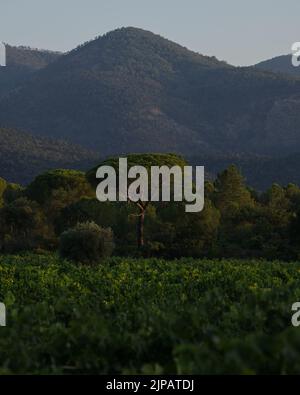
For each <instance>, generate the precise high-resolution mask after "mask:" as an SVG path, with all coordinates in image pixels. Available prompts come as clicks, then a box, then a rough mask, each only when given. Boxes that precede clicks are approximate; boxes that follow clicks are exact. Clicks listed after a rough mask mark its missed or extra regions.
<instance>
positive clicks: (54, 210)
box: [0, 155, 300, 260]
mask: <svg viewBox="0 0 300 395" xmlns="http://www.w3.org/2000/svg"><path fill="white" fill-rule="evenodd" d="M142 157H143V161H144V162H145V160H147V155H143V156H141V158H142ZM159 157H160V159H161V158H162V157H163V155H160V156H159ZM173 159H174V156H173ZM151 160H152V161H153V156H151ZM178 161H180V162H181V163H182V158H178ZM139 215H140V208H139V207H138V206H137V205H136V204H131V203H130V202H129V203H126V202H124V203H119V202H117V203H111V202H107V203H100V202H99V201H98V200H97V199H96V197H95V188H94V184H93V182H91V171H89V172H87V173H84V172H80V171H75V170H51V171H47V172H45V173H43V174H41V175H39V176H38V177H36V179H35V180H34V181H33V182H32V183H31V184H29V185H28V186H27V187H26V188H23V187H21V186H19V185H16V184H9V183H7V182H6V181H4V180H2V179H1V180H0V252H1V253H2V254H9V253H19V252H22V251H54V250H57V249H58V248H59V246H60V240H61V238H62V235H63V234H64V239H67V240H68V246H69V247H68V248H73V246H72V238H70V237H69V236H70V235H69V236H68V237H66V232H68V231H70V230H72V229H73V233H72V234H73V235H75V233H76V232H75V233H74V229H75V228H76V227H78V226H79V229H80V232H81V233H80V234H79V235H78V233H77V234H76V237H75V239H74V240H76V245H77V246H78V245H80V238H81V236H80V235H84V236H82V237H85V240H86V242H87V240H89V243H90V244H91V240H94V239H95V240H97V238H96V237H94V236H93V237H94V238H93V237H92V236H91V233H89V232H90V231H91V230H93V232H94V233H93V235H95V225H96V226H98V227H100V228H102V229H104V230H102V231H101V232H100V231H99V230H98V231H97V232H98V233H97V234H99V235H102V236H103V235H109V238H110V239H109V242H111V245H113V246H114V252H113V254H114V255H118V256H141V255H142V256H146V257H151V256H156V257H165V258H169V259H173V258H180V257H195V258H201V257H209V258H222V257H226V258H227V257H228V258H229V257H230V258H266V259H270V260H271V259H272V260H273V259H284V260H295V259H298V258H299V256H300V248H299V247H300V240H299V238H300V237H299V229H300V188H299V187H298V186H297V185H294V184H289V185H287V186H285V187H283V186H280V185H277V184H274V185H272V187H271V188H269V189H268V190H267V191H265V192H263V193H258V192H257V191H255V190H254V189H251V188H249V187H248V186H247V185H246V182H245V180H244V178H243V176H242V175H241V174H240V172H239V170H238V168H237V167H236V166H234V165H231V166H229V167H228V168H227V169H225V170H224V171H222V172H221V173H220V174H219V175H218V176H217V178H216V179H215V181H207V182H206V183H205V207H204V210H203V211H202V212H199V213H192V214H191V213H186V212H185V202H171V203H149V204H148V205H147V212H146V214H145V217H144V223H143V239H144V240H143V245H142V246H141V245H138V243H137V230H138V227H137V225H138V223H139V222H140V221H139ZM82 224H89V227H88V231H87V230H86V229H84V228H83V227H82ZM112 237H113V239H114V240H113V241H112ZM78 240H79V241H78ZM86 242H84V243H82V245H83V246H84V245H85V244H86ZM95 242H96V241H95ZM74 243H75V242H74ZM78 243H79V244H78ZM90 244H89V245H90ZM102 249H103V250H105V248H103V247H102Z"/></svg>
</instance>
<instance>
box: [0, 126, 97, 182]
mask: <svg viewBox="0 0 300 395" xmlns="http://www.w3.org/2000/svg"><path fill="white" fill-rule="evenodd" d="M98 160H99V155H96V154H95V153H92V152H90V151H89V150H87V149H84V148H82V147H79V146H76V145H73V144H70V143H67V142H65V141H62V140H50V139H45V138H40V137H34V136H31V135H29V134H27V133H24V132H20V131H18V130H13V129H5V128H0V176H2V177H3V178H5V179H6V180H7V181H10V182H17V183H19V184H22V185H26V184H28V183H30V182H31V181H33V179H34V178H35V177H36V176H37V175H39V174H41V173H42V172H43V171H46V170H48V169H55V168H60V167H63V168H64V167H67V168H68V167H70V168H74V169H77V168H78V169H84V170H86V169H88V168H89V167H91V166H93V165H94V164H95V163H96V162H97V161H98Z"/></svg>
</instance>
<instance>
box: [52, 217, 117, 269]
mask: <svg viewBox="0 0 300 395" xmlns="http://www.w3.org/2000/svg"><path fill="white" fill-rule="evenodd" d="M113 239H114V237H113V232H112V230H111V229H110V228H107V229H105V228H101V227H100V226H98V225H97V224H95V223H94V222H86V223H79V224H77V225H76V226H75V228H72V229H69V230H67V231H65V232H64V233H62V235H61V237H60V248H59V250H60V255H61V256H62V257H63V258H67V259H70V260H73V261H76V262H81V263H86V264H89V263H97V262H98V261H99V260H101V258H104V257H108V256H110V255H111V254H112V252H113V250H114V241H113Z"/></svg>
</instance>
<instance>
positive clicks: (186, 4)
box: [0, 0, 300, 65]
mask: <svg viewBox="0 0 300 395" xmlns="http://www.w3.org/2000/svg"><path fill="white" fill-rule="evenodd" d="M122 26H135V27H140V28H143V29H146V30H150V31H153V32H154V33H158V34H160V35H162V36H164V37H166V38H169V39H170V40H173V41H176V42H178V43H179V44H182V45H184V46H186V47H188V48H190V49H192V50H194V51H197V52H200V53H202V54H204V55H214V56H216V57H217V58H218V59H220V60H226V61H227V62H229V63H231V64H235V65H250V64H254V63H257V62H259V61H261V60H265V59H268V58H271V57H274V56H278V55H283V54H287V53H290V49H291V46H292V43H294V42H296V41H300V1H299V0H248V1H245V0H0V41H3V42H6V43H9V44H12V45H28V46H32V47H36V48H45V49H51V50H59V51H67V50H70V49H72V48H74V47H76V46H77V45H79V44H81V43H83V42H85V41H87V40H90V39H91V38H93V37H95V36H98V35H102V34H104V33H106V32H108V31H110V30H113V29H116V28H118V27H122Z"/></svg>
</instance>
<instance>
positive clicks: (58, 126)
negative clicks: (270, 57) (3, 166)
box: [0, 28, 300, 155]
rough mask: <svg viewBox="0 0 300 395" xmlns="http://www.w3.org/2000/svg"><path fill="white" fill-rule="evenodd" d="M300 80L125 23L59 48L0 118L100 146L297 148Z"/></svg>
mask: <svg viewBox="0 0 300 395" xmlns="http://www.w3.org/2000/svg"><path fill="white" fill-rule="evenodd" d="M299 110H300V81H297V80H296V79H293V78H288V77H285V76H281V75H276V74H272V73H268V72H262V71H260V70H256V69H254V68H252V67H251V68H235V67H232V66H229V65H227V64H225V63H223V62H219V61H217V60H216V59H215V58H209V57H205V56H202V55H199V54H196V53H194V52H191V51H189V50H187V49H186V48H183V47H181V46H179V45H177V44H175V43H172V42H170V41H168V40H166V39H164V38H162V37H160V36H157V35H155V34H153V33H150V32H146V31H143V30H140V29H135V28H124V29H119V30H116V31H114V32H111V33H109V34H107V35H105V36H103V37H100V38H98V39H96V40H94V41H91V42H89V43H87V44H85V45H83V46H80V47H78V48H77V49H75V50H74V51H72V52H70V53H68V54H66V55H64V56H61V57H59V58H58V59H57V60H56V61H54V62H53V63H51V64H49V65H48V66H47V67H46V68H43V69H42V70H40V71H38V72H37V73H36V74H35V76H34V78H33V80H31V81H29V82H28V83H26V84H25V85H24V86H23V87H22V89H18V91H16V92H14V93H13V94H10V95H9V97H8V98H5V99H2V100H1V102H0V125H4V126H11V127H19V128H25V129H26V130H30V131H31V132H32V133H34V134H42V135H45V136H51V137H54V138H63V139H68V140H70V141H72V142H76V143H80V144H82V145H85V146H86V147H90V148H93V149H97V150H98V151H99V152H101V154H103V155H105V154H113V153H126V152H143V151H147V152H151V151H152V152H155V151H160V152H164V151H165V152H166V151H168V152H170V151H173V152H178V153H183V154H188V155H190V154H196V153H199V152H205V153H218V152H219V153H225V154H231V153H241V152H245V153H251V154H252V153H256V154H257V153H259V154H263V155H264V154H272V155H273V154H274V155H279V154H280V155H282V154H290V153H293V152H297V151H300V134H299V127H298V125H299V124H300V111H299Z"/></svg>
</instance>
